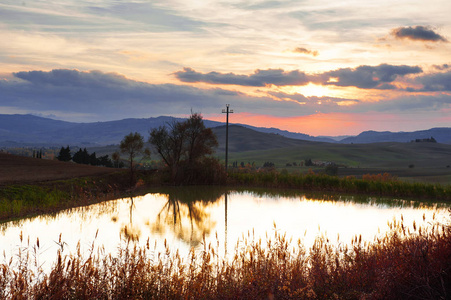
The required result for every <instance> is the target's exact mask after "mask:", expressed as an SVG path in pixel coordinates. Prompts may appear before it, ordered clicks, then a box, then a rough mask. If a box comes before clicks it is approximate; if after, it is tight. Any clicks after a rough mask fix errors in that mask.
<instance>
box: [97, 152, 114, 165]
mask: <svg viewBox="0 0 451 300" xmlns="http://www.w3.org/2000/svg"><path fill="white" fill-rule="evenodd" d="M96 164H97V165H98V166H105V167H108V168H112V167H113V162H112V161H111V159H110V158H109V157H108V155H104V156H100V157H98V158H97V160H96Z"/></svg>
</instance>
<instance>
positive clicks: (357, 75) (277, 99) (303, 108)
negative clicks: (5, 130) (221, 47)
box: [0, 65, 451, 122]
mask: <svg viewBox="0 0 451 300" xmlns="http://www.w3.org/2000/svg"><path fill="white" fill-rule="evenodd" d="M420 72H421V69H419V68H418V67H408V66H390V65H380V66H376V67H370V66H361V67H358V68H355V69H347V68H346V69H339V70H335V71H331V72H326V73H323V74H315V75H308V74H305V73H303V72H300V71H291V72H285V71H283V70H258V71H256V72H254V73H253V74H251V75H239V76H236V75H235V74H233V73H229V74H221V73H215V72H211V73H207V74H202V73H198V72H195V71H194V70H191V69H184V70H183V71H181V72H178V73H179V74H178V75H177V77H178V78H185V80H184V81H188V82H197V81H203V82H210V83H227V84H238V85H247V86H255V87H261V86H265V85H268V84H275V85H293V84H298V85H303V84H307V83H308V82H312V81H314V82H318V83H323V84H334V85H341V86H357V87H360V88H383V86H384V85H385V84H390V83H391V82H393V81H394V80H396V78H398V77H402V76H405V75H408V74H418V73H420ZM14 76H15V77H16V79H15V80H1V79H0V107H4V108H9V109H15V110H19V111H23V112H26V113H34V114H41V115H48V114H50V113H52V114H54V115H55V116H57V117H59V118H62V119H66V120H70V121H82V122H85V121H89V122H92V121H106V120H117V119H123V118H130V117H134V118H136V117H137V118H141V117H151V116H160V115H186V114H189V113H190V111H191V110H194V111H196V112H200V113H202V114H211V113H215V114H217V113H220V111H221V108H223V107H224V106H225V104H226V103H228V104H231V106H232V107H233V108H234V110H235V111H236V112H250V113H253V114H265V115H273V116H279V117H286V116H291V117H292V116H303V115H310V114H315V113H317V112H318V111H321V112H322V113H330V112H345V113H351V112H353V113H359V112H366V111H373V112H374V111H390V112H396V111H402V112H405V111H408V110H422V111H423V110H424V111H427V110H430V111H431V110H439V109H441V108H443V107H448V108H449V107H450V105H451V97H450V96H449V95H446V94H441V95H438V96H431V95H429V96H421V95H415V96H409V95H407V96H403V97H400V98H398V99H395V100H392V101H380V102H373V103H366V102H365V101H359V100H358V99H342V98H332V97H326V96H325V97H305V96H303V95H301V94H294V95H291V94H285V93H280V92H268V93H267V96H262V97H254V96H249V95H246V94H244V93H240V92H237V91H233V90H227V89H219V88H212V89H200V88H195V87H190V86H185V85H175V84H159V85H154V84H149V83H145V82H139V81H134V80H131V79H128V78H126V77H125V76H123V75H120V74H116V73H103V72H101V71H89V72H82V71H78V70H67V69H59V70H53V71H49V72H45V71H29V72H17V73H14ZM332 78H336V81H334V82H329V80H331V79H332ZM417 81H418V82H421V84H422V85H423V90H424V91H444V90H445V91H451V84H450V82H451V70H449V71H447V72H442V73H436V74H429V75H424V76H422V77H418V79H417ZM361 100H364V99H361ZM342 101H346V102H348V103H350V102H351V103H354V105H352V106H342V105H340V102H342ZM70 116H73V117H72V118H71V117H70ZM236 122H244V120H236Z"/></svg>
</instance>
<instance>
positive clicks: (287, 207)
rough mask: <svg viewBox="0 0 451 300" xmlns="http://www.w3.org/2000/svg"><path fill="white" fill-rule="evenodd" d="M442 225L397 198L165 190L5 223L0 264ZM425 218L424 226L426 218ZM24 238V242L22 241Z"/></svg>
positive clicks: (343, 237)
mask: <svg viewBox="0 0 451 300" xmlns="http://www.w3.org/2000/svg"><path fill="white" fill-rule="evenodd" d="M434 214H435V215H436V216H435V220H436V221H440V222H442V221H443V220H445V218H446V217H447V216H448V211H447V208H446V207H445V206H441V205H437V204H426V203H420V202H413V201H404V200H396V199H386V198H384V199H380V198H374V197H363V196H359V197H354V196H340V195H321V196H317V195H316V196H313V195H306V194H302V193H297V192H294V191H280V190H278V191H277V190H276V191H268V190H252V191H251V190H241V191H237V190H231V191H227V190H225V189H220V188H211V187H201V188H199V187H195V188H194V187H193V188H160V189H158V190H155V191H152V192H150V193H148V194H146V195H144V196H139V197H133V198H123V199H117V200H113V201H107V202H103V203H100V204H95V205H90V206H87V207H81V208H76V209H70V210H66V211H62V212H60V213H58V214H56V215H51V216H49V215H47V216H39V217H35V218H31V219H23V220H20V221H14V222H8V223H3V224H0V254H1V257H0V262H5V261H8V260H9V258H11V257H14V256H15V255H17V253H18V250H19V248H22V249H23V248H28V249H32V248H33V247H34V246H36V241H37V239H38V238H39V244H40V246H39V248H36V250H37V253H38V257H39V263H40V264H42V265H46V264H51V263H53V262H54V260H55V258H56V251H57V250H58V249H59V248H60V247H61V244H60V243H59V239H60V235H61V241H62V243H63V247H64V253H66V254H70V253H76V250H77V244H78V243H79V245H80V248H81V251H82V252H84V253H87V252H88V253H89V252H90V251H92V249H94V251H96V252H97V251H99V250H98V249H99V247H100V248H101V249H103V251H104V253H112V254H113V255H114V254H115V253H117V249H118V247H119V246H120V245H121V243H122V245H124V243H125V239H124V237H128V238H131V239H132V240H133V243H136V244H138V245H145V244H146V243H147V241H149V242H150V244H151V245H152V246H153V245H154V244H155V243H156V250H157V251H163V250H164V241H165V240H166V242H167V244H168V246H169V248H170V249H172V250H174V251H175V250H177V249H178V250H179V251H180V253H181V254H182V255H183V254H188V252H189V249H190V248H192V247H194V248H195V249H197V250H201V249H203V239H204V237H205V242H206V243H207V244H208V243H212V244H213V245H215V246H216V245H219V248H220V251H221V252H223V253H224V252H225V251H228V252H230V251H232V252H233V250H234V248H235V246H236V245H237V241H239V240H240V239H242V238H243V237H248V235H249V234H250V235H251V237H253V238H256V239H258V238H262V239H263V240H264V239H265V238H266V235H268V236H270V237H271V236H273V235H274V232H275V231H277V232H279V233H286V235H287V236H288V237H291V238H293V240H294V241H296V240H298V239H301V240H302V241H303V243H304V245H305V247H306V248H309V247H310V246H312V244H313V241H314V239H315V238H316V237H317V236H320V235H323V236H324V235H325V236H327V237H328V238H329V239H330V241H331V242H332V243H350V242H351V240H352V238H353V237H355V236H356V235H357V236H359V235H362V239H363V240H367V241H373V240H374V237H375V236H378V235H383V234H384V233H385V232H387V231H388V230H389V226H388V223H389V222H391V221H393V220H394V219H397V220H400V218H401V215H402V216H403V219H404V224H405V225H407V226H412V224H413V221H415V222H416V224H417V226H418V225H423V226H427V225H428V224H429V223H430V222H432V221H433V215H434ZM423 216H424V217H425V220H426V221H423ZM21 233H22V236H23V241H22V242H21V241H20V238H19V237H20V235H21Z"/></svg>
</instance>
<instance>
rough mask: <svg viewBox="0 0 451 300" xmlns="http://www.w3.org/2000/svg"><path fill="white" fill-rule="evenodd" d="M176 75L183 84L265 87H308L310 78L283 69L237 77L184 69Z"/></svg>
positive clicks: (230, 74)
mask: <svg viewBox="0 0 451 300" xmlns="http://www.w3.org/2000/svg"><path fill="white" fill-rule="evenodd" d="M174 75H175V76H176V77H177V79H179V80H180V81H182V82H205V83H210V84H230V85H241V86H254V87H263V86H268V85H277V86H286V85H306V84H308V83H309V82H310V80H311V79H310V78H309V76H308V75H307V74H305V73H304V72H301V71H298V70H295V71H284V70H282V69H268V70H256V71H255V72H254V74H251V75H237V74H234V73H227V74H223V73H218V72H210V73H206V74H203V73H199V72H196V71H195V70H193V69H191V68H183V71H178V72H175V73H174Z"/></svg>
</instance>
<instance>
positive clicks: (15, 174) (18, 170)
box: [0, 152, 117, 186]
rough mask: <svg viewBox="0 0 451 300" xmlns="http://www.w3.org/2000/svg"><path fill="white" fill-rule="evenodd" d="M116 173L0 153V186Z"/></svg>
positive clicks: (99, 168)
mask: <svg viewBox="0 0 451 300" xmlns="http://www.w3.org/2000/svg"><path fill="white" fill-rule="evenodd" d="M116 171H117V170H116V169H111V168H104V167H94V166H87V165H80V164H76V163H68V162H61V161H58V160H47V159H38V158H31V157H22V156H16V155H12V154H7V153H2V152H0V186H1V185H6V184H23V183H36V182H42V181H52V180H62V179H70V178H74V177H84V176H97V175H105V174H109V173H113V172H116Z"/></svg>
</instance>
